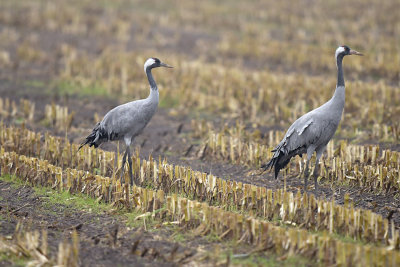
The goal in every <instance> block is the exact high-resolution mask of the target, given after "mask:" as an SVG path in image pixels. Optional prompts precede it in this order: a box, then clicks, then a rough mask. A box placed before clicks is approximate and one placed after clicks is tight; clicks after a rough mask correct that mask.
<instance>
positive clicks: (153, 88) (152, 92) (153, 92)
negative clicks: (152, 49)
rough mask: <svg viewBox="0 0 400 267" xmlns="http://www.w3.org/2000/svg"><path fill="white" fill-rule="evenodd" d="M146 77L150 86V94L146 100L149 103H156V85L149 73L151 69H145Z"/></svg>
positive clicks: (157, 95)
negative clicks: (148, 100)
mask: <svg viewBox="0 0 400 267" xmlns="http://www.w3.org/2000/svg"><path fill="white" fill-rule="evenodd" d="M146 75H147V79H148V80H149V84H150V94H149V97H148V99H150V101H154V102H157V103H158V97H159V94H158V88H157V84H156V81H155V80H154V78H153V74H152V73H151V68H149V67H148V68H146Z"/></svg>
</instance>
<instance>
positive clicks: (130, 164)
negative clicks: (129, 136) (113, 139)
mask: <svg viewBox="0 0 400 267" xmlns="http://www.w3.org/2000/svg"><path fill="white" fill-rule="evenodd" d="M127 150H128V164H129V176H130V178H131V186H132V185H133V184H134V182H133V169H132V155H131V149H130V147H129V146H128V147H127Z"/></svg>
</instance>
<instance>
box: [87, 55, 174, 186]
mask: <svg viewBox="0 0 400 267" xmlns="http://www.w3.org/2000/svg"><path fill="white" fill-rule="evenodd" d="M157 67H166V68H172V67H171V66H169V65H167V64H165V63H163V62H161V61H160V60H159V59H158V58H149V59H147V60H146V62H145V63H144V71H145V72H146V75H147V79H148V80H149V84H150V94H149V96H148V97H147V98H145V99H140V100H136V101H132V102H129V103H126V104H123V105H120V106H117V107H115V108H113V109H112V110H110V111H109V112H107V114H106V115H105V116H104V118H103V120H102V121H101V122H99V123H97V124H96V126H95V127H94V128H93V130H92V133H91V134H89V135H88V136H87V137H86V140H85V141H84V142H83V143H82V144H81V146H80V147H79V149H81V148H82V147H83V146H84V145H86V144H88V145H89V146H94V147H98V146H99V145H100V144H102V143H104V142H108V141H116V140H124V142H125V145H126V150H125V153H124V156H123V157H122V169H121V170H122V171H121V181H122V178H123V174H124V167H125V162H126V159H128V163H129V175H130V178H131V185H132V184H133V173H132V158H131V152H130V148H129V146H130V145H131V143H132V142H133V140H134V139H135V137H136V136H137V135H139V134H140V133H141V132H142V131H143V129H144V128H145V127H146V125H147V124H148V123H149V122H150V120H151V118H152V117H153V115H154V113H156V111H157V108H158V98H159V94H158V88H157V84H156V82H155V80H154V78H153V75H152V74H151V69H153V68H157Z"/></svg>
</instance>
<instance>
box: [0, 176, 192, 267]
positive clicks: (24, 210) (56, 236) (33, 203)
mask: <svg viewBox="0 0 400 267" xmlns="http://www.w3.org/2000/svg"><path fill="white" fill-rule="evenodd" d="M0 192H1V197H2V199H1V201H0V214H1V217H2V218H3V219H2V220H1V222H0V223H1V225H0V234H1V235H12V234H13V233H14V230H15V227H16V225H17V223H18V222H22V223H23V225H25V227H29V228H30V229H31V230H34V229H40V230H41V229H45V230H47V232H48V243H49V248H50V250H51V251H50V255H51V256H53V257H54V256H55V255H56V253H57V251H56V249H57V248H58V243H59V242H60V241H62V240H64V239H65V238H70V234H71V232H72V230H73V229H77V230H78V233H79V239H80V263H81V265H82V266H94V265H96V266H110V265H113V264H116V265H117V266H127V265H135V266H153V265H154V264H157V266H175V265H177V264H178V262H179V261H180V262H184V261H188V260H189V259H190V257H192V256H194V255H195V254H196V252H197V251H196V247H195V246H194V245H193V244H192V246H191V247H186V246H183V245H182V244H178V243H175V242H171V241H169V240H168V239H167V238H168V236H170V235H171V233H169V232H168V230H161V231H156V232H152V233H151V232H146V231H144V230H143V229H142V228H136V229H129V228H127V227H126V226H125V224H124V221H126V219H125V218H123V217H122V216H118V215H110V214H107V213H105V212H103V213H100V214H94V213H91V212H85V211H81V210H77V209H75V208H74V207H68V206H65V205H60V204H51V203H47V202H45V198H46V196H43V195H37V194H36V193H35V192H34V190H33V189H32V188H30V187H28V186H24V187H19V188H16V187H14V186H12V185H11V184H9V183H7V182H3V181H0ZM139 239H140V242H139V246H138V247H137V251H136V252H138V253H139V254H142V253H144V251H145V250H147V251H148V252H147V253H146V254H145V255H144V256H140V255H136V254H135V253H132V252H131V250H132V246H133V244H134V243H135V241H137V240H139ZM173 249H176V254H175V255H176V256H175V257H172V258H171V252H172V250H173ZM99 264H100V265H99Z"/></svg>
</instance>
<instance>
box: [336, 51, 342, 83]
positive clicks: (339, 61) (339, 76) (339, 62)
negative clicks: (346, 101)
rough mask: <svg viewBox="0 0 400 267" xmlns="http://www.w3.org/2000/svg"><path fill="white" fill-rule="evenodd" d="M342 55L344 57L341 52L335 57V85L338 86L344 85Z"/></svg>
mask: <svg viewBox="0 0 400 267" xmlns="http://www.w3.org/2000/svg"><path fill="white" fill-rule="evenodd" d="M343 57H344V55H343V54H339V55H338V56H337V57H336V66H337V70H338V74H337V83H336V87H339V86H343V87H344V77H343V68H342V62H343Z"/></svg>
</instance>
